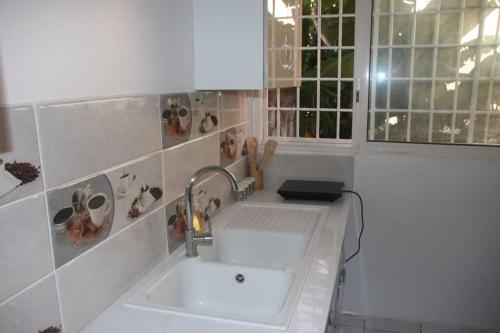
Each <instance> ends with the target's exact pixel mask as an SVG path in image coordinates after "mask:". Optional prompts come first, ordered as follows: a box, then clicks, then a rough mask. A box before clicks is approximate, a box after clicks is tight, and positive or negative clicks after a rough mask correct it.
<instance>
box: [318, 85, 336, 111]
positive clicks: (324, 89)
mask: <svg viewBox="0 0 500 333" xmlns="http://www.w3.org/2000/svg"><path fill="white" fill-rule="evenodd" d="M337 86H338V84H337V81H322V82H321V83H320V89H321V92H320V94H321V100H320V107H321V108H328V109H336V108H337Z"/></svg>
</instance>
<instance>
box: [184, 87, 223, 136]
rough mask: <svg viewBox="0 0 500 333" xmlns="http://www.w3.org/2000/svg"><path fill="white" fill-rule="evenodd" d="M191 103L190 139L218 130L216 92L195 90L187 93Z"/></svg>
mask: <svg viewBox="0 0 500 333" xmlns="http://www.w3.org/2000/svg"><path fill="white" fill-rule="evenodd" d="M189 96H190V98H191V101H192V102H191V103H192V105H193V130H192V131H191V139H195V138H199V137H200V136H203V135H208V134H210V133H213V132H215V131H217V130H218V128H219V127H218V125H219V114H218V111H217V98H218V96H217V93H215V92H202V91H199V92H195V93H191V94H189Z"/></svg>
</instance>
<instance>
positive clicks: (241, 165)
mask: <svg viewBox="0 0 500 333" xmlns="http://www.w3.org/2000/svg"><path fill="white" fill-rule="evenodd" d="M227 169H228V170H229V171H230V172H231V173H232V174H233V176H234V177H235V178H236V180H237V181H240V180H242V179H243V178H245V177H247V176H248V159H246V158H242V159H240V160H239V161H236V162H235V163H233V164H231V165H229V166H228V167H227ZM216 178H217V179H218V181H219V184H220V185H219V186H220V192H221V201H222V207H226V206H227V205H229V204H231V203H232V202H234V201H233V200H234V199H233V196H232V194H231V191H232V189H231V184H230V183H229V181H228V180H227V179H226V177H224V176H222V175H217V176H216Z"/></svg>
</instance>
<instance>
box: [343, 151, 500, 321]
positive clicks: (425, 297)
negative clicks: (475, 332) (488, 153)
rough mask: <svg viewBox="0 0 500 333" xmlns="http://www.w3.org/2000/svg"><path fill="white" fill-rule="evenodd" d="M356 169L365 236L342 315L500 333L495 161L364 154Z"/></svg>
mask: <svg viewBox="0 0 500 333" xmlns="http://www.w3.org/2000/svg"><path fill="white" fill-rule="evenodd" d="M491 149H495V148H491ZM429 150H432V146H429ZM495 152H496V153H497V157H498V151H497V150H493V151H492V156H495ZM354 165H355V166H354V184H355V188H356V189H357V190H359V191H360V192H361V194H362V195H363V198H364V200H365V217H366V229H365V234H364V236H363V241H362V250H361V254H360V255H359V256H358V257H357V258H355V259H353V261H352V262H351V263H349V264H348V268H347V282H346V288H345V293H344V303H343V311H344V312H353V313H358V314H364V315H375V316H380V317H387V318H401V319H410V320H418V321H427V322H444V323H462V324H464V325H469V326H484V327H495V328H500V259H499V258H500V246H499V245H498V244H500V161H499V159H498V158H490V159H487V158H485V159H480V158H474V157H471V156H470V157H469V158H464V157H463V156H462V157H438V156H434V157H432V156H425V155H423V156H422V155H420V156H411V155H408V154H406V155H405V154H387V153H378V154H375V153H371V154H361V155H360V156H357V157H356V158H355V162H354ZM358 220H359V218H358ZM358 227H359V225H358ZM352 231H353V230H350V233H349V239H348V241H347V243H348V246H347V248H348V251H347V252H348V253H347V254H349V253H350V251H352V249H353V244H354V236H353V235H354V233H353V232H352Z"/></svg>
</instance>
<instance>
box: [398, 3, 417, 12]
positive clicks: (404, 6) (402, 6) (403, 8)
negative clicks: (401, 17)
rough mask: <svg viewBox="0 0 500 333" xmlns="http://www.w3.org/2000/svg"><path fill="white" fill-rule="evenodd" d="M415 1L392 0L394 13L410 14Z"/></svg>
mask: <svg viewBox="0 0 500 333" xmlns="http://www.w3.org/2000/svg"><path fill="white" fill-rule="evenodd" d="M414 4H415V0H394V11H395V12H403V13H410V12H412V11H413V7H414Z"/></svg>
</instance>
